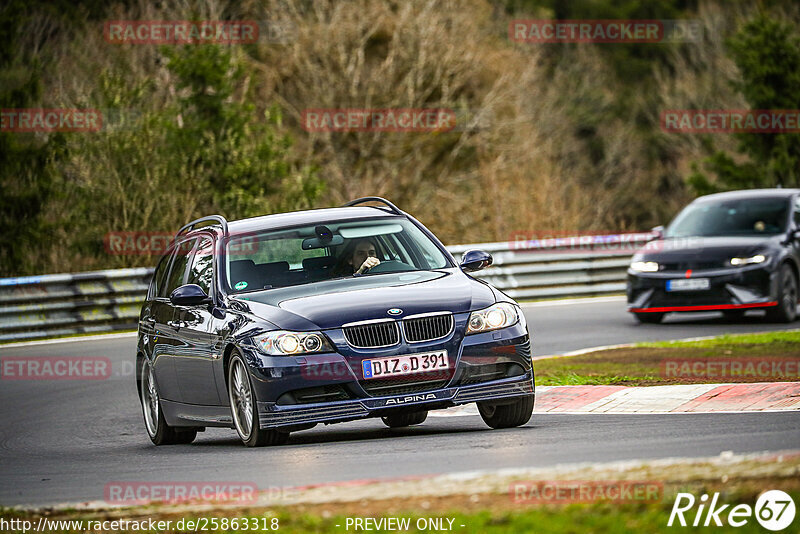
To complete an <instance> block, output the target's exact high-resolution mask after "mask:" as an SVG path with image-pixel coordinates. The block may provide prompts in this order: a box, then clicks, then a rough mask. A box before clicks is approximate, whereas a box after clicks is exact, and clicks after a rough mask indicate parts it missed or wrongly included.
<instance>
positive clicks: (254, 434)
mask: <svg viewBox="0 0 800 534" xmlns="http://www.w3.org/2000/svg"><path fill="white" fill-rule="evenodd" d="M228 399H229V401H230V404H231V414H232V415H233V424H234V427H235V428H236V433H237V434H239V438H240V439H241V440H242V443H244V444H245V445H247V446H248V447H262V446H264V445H283V444H284V443H286V441H287V440H288V439H289V433H288V432H279V431H277V430H274V429H261V428H260V426H259V422H258V407H257V404H256V397H255V395H254V394H253V388H252V386H251V384H250V373H248V372H247V366H246V365H245V363H244V359H243V358H242V356H241V354H239V353H238V352H237V353H235V354H234V355H233V357H232V358H231V362H230V365H229V366H228Z"/></svg>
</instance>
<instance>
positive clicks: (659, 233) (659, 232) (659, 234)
mask: <svg viewBox="0 0 800 534" xmlns="http://www.w3.org/2000/svg"><path fill="white" fill-rule="evenodd" d="M650 231H651V232H653V233H654V234H656V239H664V226H663V225H661V224H659V225H658V226H654V227H653V228H651V229H650Z"/></svg>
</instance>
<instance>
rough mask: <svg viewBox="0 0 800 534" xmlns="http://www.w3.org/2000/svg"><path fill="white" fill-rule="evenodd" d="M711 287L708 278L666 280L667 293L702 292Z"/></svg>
mask: <svg viewBox="0 0 800 534" xmlns="http://www.w3.org/2000/svg"><path fill="white" fill-rule="evenodd" d="M709 287H711V281H710V280H709V279H708V278H680V279H678V280H667V291H703V290H705V289H708V288H709Z"/></svg>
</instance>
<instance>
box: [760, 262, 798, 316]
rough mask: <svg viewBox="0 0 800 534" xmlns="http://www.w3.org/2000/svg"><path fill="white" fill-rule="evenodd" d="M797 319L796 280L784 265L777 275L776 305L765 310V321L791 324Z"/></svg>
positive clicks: (791, 271) (790, 270)
mask: <svg viewBox="0 0 800 534" xmlns="http://www.w3.org/2000/svg"><path fill="white" fill-rule="evenodd" d="M796 318H797V280H796V279H795V277H794V271H793V270H792V268H791V267H789V266H788V265H786V264H784V265H782V266H781V271H780V273H779V274H778V305H777V306H774V307H772V308H767V320H768V321H772V322H775V323H791V322H792V321H794V320H795V319H796Z"/></svg>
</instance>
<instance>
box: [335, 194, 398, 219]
mask: <svg viewBox="0 0 800 534" xmlns="http://www.w3.org/2000/svg"><path fill="white" fill-rule="evenodd" d="M365 202H380V203H381V204H384V205H386V207H388V208H389V211H391V212H392V213H395V214H397V215H403V212H402V211H400V208H398V207H397V206H395V205H394V204H392V203H391V202H389V201H388V200H386V199H385V198H381V197H363V198H357V199H355V200H351V201H350V202H348V203H347V204H345V205H344V206H342V207H344V208H348V207H350V206H357V205H358V204H364V203H365ZM379 209H383V208H379Z"/></svg>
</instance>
